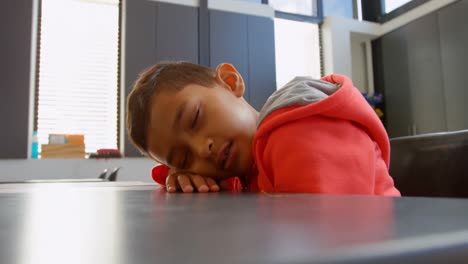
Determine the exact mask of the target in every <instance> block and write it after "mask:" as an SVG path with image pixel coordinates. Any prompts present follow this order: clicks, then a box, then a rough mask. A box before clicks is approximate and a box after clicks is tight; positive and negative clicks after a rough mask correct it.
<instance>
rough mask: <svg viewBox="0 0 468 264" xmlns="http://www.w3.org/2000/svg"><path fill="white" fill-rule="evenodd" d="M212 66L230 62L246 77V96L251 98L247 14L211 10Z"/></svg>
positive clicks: (214, 67)
mask: <svg viewBox="0 0 468 264" xmlns="http://www.w3.org/2000/svg"><path fill="white" fill-rule="evenodd" d="M209 16H210V66H211V68H213V69H216V66H217V65H218V64H220V63H223V62H229V63H231V64H233V65H234V67H236V69H237V70H238V71H239V73H240V74H241V75H242V77H243V79H244V83H245V86H246V90H245V92H244V97H245V99H246V100H247V101H249V100H250V92H249V88H250V85H249V51H248V43H247V15H244V14H239V13H232V12H224V11H218V10H210V12H209Z"/></svg>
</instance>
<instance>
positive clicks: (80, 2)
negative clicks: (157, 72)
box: [36, 0, 120, 153]
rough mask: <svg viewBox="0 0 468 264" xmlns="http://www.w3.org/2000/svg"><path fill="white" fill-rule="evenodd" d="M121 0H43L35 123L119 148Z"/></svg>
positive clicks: (95, 145) (42, 138)
mask: <svg viewBox="0 0 468 264" xmlns="http://www.w3.org/2000/svg"><path fill="white" fill-rule="evenodd" d="M119 16H120V14H119V0H42V3H41V19H40V23H41V26H40V36H39V38H40V44H39V47H40V48H39V49H40V50H39V74H38V93H37V94H38V95H37V96H38V98H37V102H36V103H37V104H38V105H37V114H36V118H37V120H36V127H37V132H38V140H39V144H47V143H48V135H49V134H57V133H60V134H62V133H63V134H84V135H85V145H86V152H88V153H89V152H95V151H96V150H97V149H99V148H117V145H118V144H117V138H118V124H117V120H118V107H117V106H118V70H119V66H118V52H119Z"/></svg>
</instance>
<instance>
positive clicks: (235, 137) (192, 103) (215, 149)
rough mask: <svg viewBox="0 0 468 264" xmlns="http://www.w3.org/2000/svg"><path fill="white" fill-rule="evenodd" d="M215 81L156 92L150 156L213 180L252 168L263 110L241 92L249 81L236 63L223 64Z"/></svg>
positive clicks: (149, 141) (150, 120)
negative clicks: (178, 89)
mask: <svg viewBox="0 0 468 264" xmlns="http://www.w3.org/2000/svg"><path fill="white" fill-rule="evenodd" d="M216 80H217V82H216V84H215V85H214V87H204V86H201V85H198V84H190V85H187V86H186V87H185V88H183V89H182V90H180V91H178V92H173V91H167V90H166V91H161V92H159V93H158V94H155V95H153V97H152V98H151V100H150V105H151V106H150V115H149V124H148V131H147V144H148V145H147V146H148V149H147V150H148V154H149V155H150V157H151V158H153V159H155V160H157V161H159V162H161V163H164V164H166V165H168V166H169V167H171V168H175V169H177V171H182V172H190V173H195V174H199V175H201V176H205V177H212V178H213V179H224V178H227V177H232V176H244V175H245V174H247V173H248V172H249V171H250V169H251V166H252V162H253V155H252V149H251V148H252V141H253V137H254V134H255V132H256V130H257V125H256V123H257V117H258V113H257V112H256V111H255V110H254V109H253V108H252V107H251V106H250V105H249V104H248V103H247V102H246V101H245V100H244V98H243V97H242V96H243V93H244V83H243V80H242V77H241V76H240V74H239V73H238V72H237V70H236V69H235V68H234V67H233V66H232V65H230V64H221V65H219V66H218V68H217V70H216Z"/></svg>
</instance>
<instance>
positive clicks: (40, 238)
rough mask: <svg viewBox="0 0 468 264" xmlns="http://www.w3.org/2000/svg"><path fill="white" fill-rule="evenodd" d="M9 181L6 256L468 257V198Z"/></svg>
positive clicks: (11, 259)
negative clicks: (188, 190) (234, 191)
mask: <svg viewBox="0 0 468 264" xmlns="http://www.w3.org/2000/svg"><path fill="white" fill-rule="evenodd" d="M129 185H131V184H121V183H120V184H119V183H88V184H42V185H38V184H34V185H30V186H28V185H23V186H26V187H22V185H18V186H9V187H8V186H6V187H5V186H3V187H0V210H1V214H0V237H1V242H2V246H1V247H0V263H20V264H25V263H47V264H52V263H60V264H62V263H67V264H69V263H80V264H83V263H99V264H104V263H113V264H115V263H402V262H404V261H407V263H468V200H462V199H432V198H395V199H392V198H385V197H370V196H332V195H305V194H292V195H282V194H278V195H268V194H231V193H211V194H198V193H194V194H168V193H165V192H164V191H162V190H161V189H159V188H158V187H156V186H145V185H135V186H129Z"/></svg>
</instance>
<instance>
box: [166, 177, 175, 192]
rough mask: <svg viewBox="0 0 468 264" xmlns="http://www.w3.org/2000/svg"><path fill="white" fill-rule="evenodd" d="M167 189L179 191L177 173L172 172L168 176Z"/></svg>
mask: <svg viewBox="0 0 468 264" xmlns="http://www.w3.org/2000/svg"><path fill="white" fill-rule="evenodd" d="M166 190H167V191H168V192H175V191H177V175H175V174H170V175H169V176H167V178H166Z"/></svg>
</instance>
